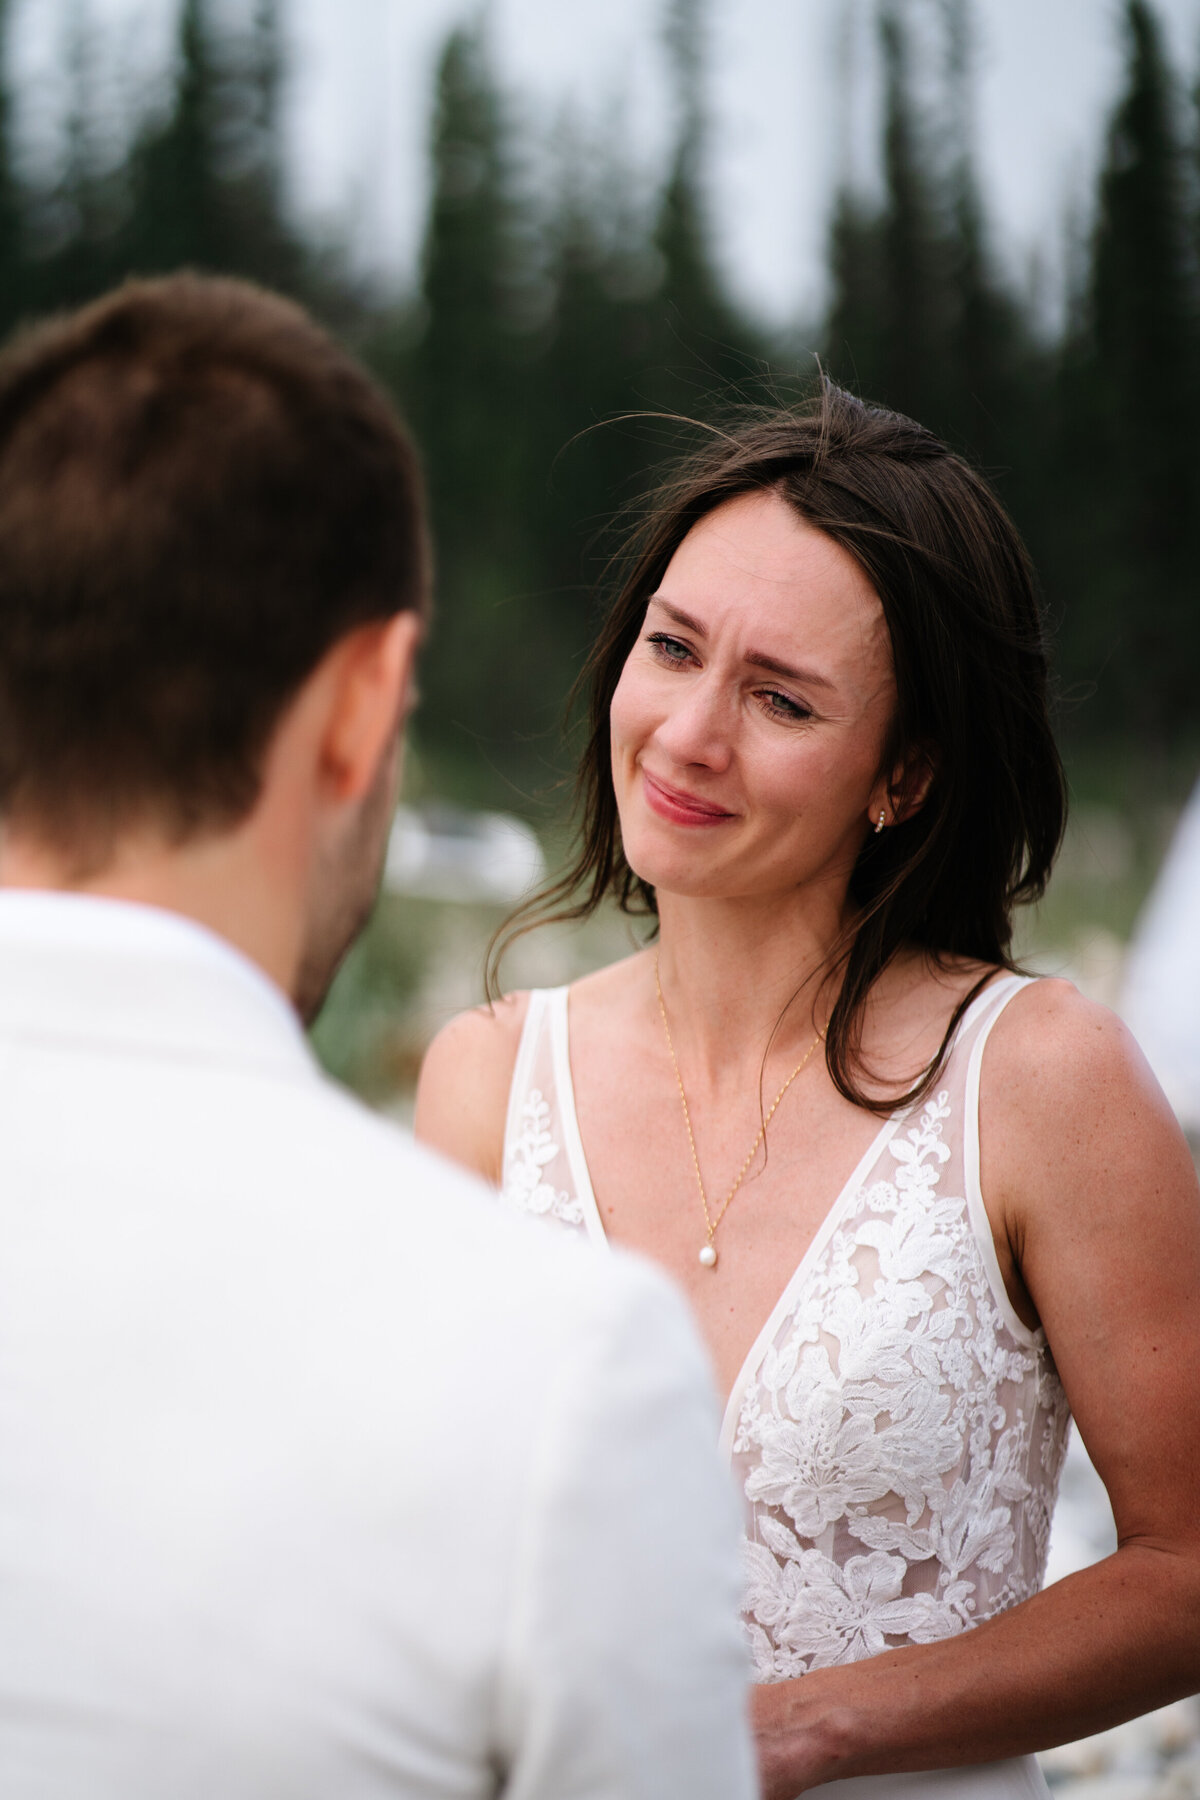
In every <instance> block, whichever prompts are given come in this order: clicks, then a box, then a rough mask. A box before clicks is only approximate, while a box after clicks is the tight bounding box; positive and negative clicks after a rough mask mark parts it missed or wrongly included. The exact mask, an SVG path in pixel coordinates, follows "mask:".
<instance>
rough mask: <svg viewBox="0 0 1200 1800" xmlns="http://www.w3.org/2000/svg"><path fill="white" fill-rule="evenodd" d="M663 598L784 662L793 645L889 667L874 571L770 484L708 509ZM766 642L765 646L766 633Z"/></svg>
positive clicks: (710, 629) (713, 629)
mask: <svg viewBox="0 0 1200 1800" xmlns="http://www.w3.org/2000/svg"><path fill="white" fill-rule="evenodd" d="M655 598H656V599H657V600H658V601H659V602H660V603H662V604H663V605H664V606H666V607H668V608H671V609H673V610H675V611H677V612H685V613H686V614H687V615H688V616H689V617H690V618H692V619H694V620H695V621H696V623H697V624H698V625H700V626H701V628H702V629H703V630H704V632H705V633H706V634H716V633H718V632H719V633H722V634H724V635H729V634H731V633H734V634H736V635H737V636H738V638H739V639H740V640H742V646H741V647H742V649H743V653H744V652H745V650H746V649H749V650H751V651H753V652H757V651H762V652H763V653H764V654H765V655H768V656H771V655H774V656H776V657H778V658H779V659H780V660H786V658H787V653H788V650H789V648H790V649H791V650H792V651H793V652H795V651H796V650H798V649H800V648H803V649H804V650H805V651H806V653H807V654H808V655H810V656H811V654H812V653H813V651H814V649H820V650H821V651H822V652H823V653H824V654H825V655H826V656H828V657H830V658H834V659H836V660H837V661H839V662H841V661H847V662H848V663H850V664H851V665H861V663H862V662H863V660H864V659H866V660H867V661H868V662H870V663H882V665H883V666H886V667H888V668H890V666H891V641H890V638H889V635H888V630H887V623H886V620H885V617H884V612H883V607H882V605H881V603H880V600H879V596H878V594H877V593H876V592H875V589H874V587H873V586H872V585H871V582H870V579H869V578H868V576H867V574H866V571H865V570H864V569H863V568H862V566H861V565H860V564H859V563H858V562H857V561H856V560H855V558H854V557H853V556H851V555H850V553H849V551H848V550H845V549H843V548H842V546H841V545H840V544H838V543H837V542H836V541H835V540H834V539H833V538H831V537H829V536H828V534H827V533H825V532H823V531H820V530H818V528H817V527H816V526H814V525H811V524H809V522H808V521H807V520H806V519H804V518H803V517H802V516H801V515H800V514H799V513H798V512H797V511H796V510H795V508H794V507H792V506H790V505H789V504H788V503H787V501H786V500H784V499H782V498H781V497H780V496H779V494H778V493H776V492H774V491H773V490H770V489H764V490H756V491H754V492H751V493H747V494H739V495H737V496H736V497H735V498H734V499H732V500H727V501H724V502H723V503H722V504H721V505H720V506H718V507H715V508H714V509H713V511H712V512H710V513H707V514H706V515H705V516H704V518H702V519H700V520H699V521H698V522H697V523H696V524H695V525H694V526H693V527H692V529H691V531H689V532H688V534H687V536H686V537H685V538H684V539H683V541H682V542H681V543H680V545H679V546H678V548H677V549H676V551H675V554H674V556H673V557H672V558H671V561H670V563H669V565H668V567H667V569H666V571H665V573H664V575H663V579H662V581H661V582H660V584H659V588H658V592H657V595H656V596H655ZM760 638H761V639H763V640H764V641H763V642H762V643H761V644H760V643H758V641H757V640H758V639H760Z"/></svg>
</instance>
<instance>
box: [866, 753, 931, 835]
mask: <svg viewBox="0 0 1200 1800" xmlns="http://www.w3.org/2000/svg"><path fill="white" fill-rule="evenodd" d="M937 764H938V757H937V750H936V749H935V747H934V746H933V745H932V744H914V745H913V746H911V747H910V749H909V750H908V752H907V754H906V755H905V757H904V758H903V760H902V761H900V762H898V763H896V764H895V766H894V767H893V769H892V771H891V773H890V775H889V776H888V778H887V780H886V781H883V780H881V781H880V782H879V783H878V785H877V787H876V789H875V791H874V792H873V794H872V796H871V807H870V815H869V816H870V820H871V826H872V828H873V829H874V830H875V831H885V830H887V829H888V828H889V827H890V826H892V825H902V824H903V823H904V821H905V820H906V819H911V818H913V817H914V816H915V814H917V813H918V812H920V810H921V808H922V806H923V805H924V804H925V797H926V795H927V794H928V792H929V790H930V788H931V787H932V786H933V783H934V779H935V777H936V775H937Z"/></svg>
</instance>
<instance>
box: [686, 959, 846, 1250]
mask: <svg viewBox="0 0 1200 1800" xmlns="http://www.w3.org/2000/svg"><path fill="white" fill-rule="evenodd" d="M654 989H655V992H656V993H657V995H658V1011H659V1016H660V1017H661V1019H662V1022H663V1031H664V1032H665V1033H666V1038H667V1049H668V1050H669V1051H670V1052H671V1067H672V1068H673V1069H674V1071H675V1083H676V1086H677V1087H678V1089H679V1103H680V1105H681V1106H682V1107H683V1122H684V1124H685V1125H686V1126H687V1134H688V1143H689V1144H690V1145H691V1147H692V1167H693V1168H694V1169H695V1171H696V1186H697V1187H698V1188H699V1190H700V1204H701V1206H702V1207H703V1208H704V1223H705V1225H706V1226H707V1227H708V1236H707V1238H706V1240H705V1242H704V1244H703V1245H702V1246H701V1250H700V1261H701V1262H702V1263H703V1265H704V1267H705V1268H706V1269H715V1268H716V1266H717V1246H716V1245H715V1244H714V1242H713V1239H714V1238H715V1237H716V1235H717V1226H718V1225H719V1224H720V1223H721V1220H722V1219H723V1218H724V1217H725V1214H726V1213H727V1212H728V1211H729V1207H730V1203H731V1201H732V1200H733V1197H734V1195H735V1194H736V1193H737V1191H738V1189H739V1188H740V1187H741V1185H742V1182H743V1181H744V1180H745V1179H746V1170H747V1169H748V1168H749V1167H750V1164H751V1163H752V1162H753V1161H754V1158H755V1156H756V1154H757V1152H758V1146H759V1145H760V1144H761V1143H762V1141H763V1139H764V1137H765V1136H766V1135H767V1126H768V1125H769V1124H770V1123H771V1120H772V1119H773V1118H774V1117H775V1110H776V1108H777V1107H778V1105H779V1102H780V1101H781V1100H782V1099H783V1096H784V1095H785V1094H786V1093H787V1091H788V1089H789V1088H790V1087H791V1085H792V1083H793V1081H795V1079H796V1077H797V1075H799V1073H800V1071H801V1069H803V1068H806V1067H807V1065H808V1059H809V1057H810V1056H811V1055H812V1053H813V1051H814V1050H815V1049H816V1047H817V1045H818V1044H820V1043H822V1042H823V1041H824V1036H825V1034H824V1032H821V1031H818V1033H817V1035H816V1037H815V1038H814V1039H813V1041H812V1043H811V1044H810V1045H809V1046H808V1049H807V1050H806V1051H805V1052H804V1055H803V1056H802V1057H801V1058H800V1061H799V1062H798V1063H797V1064H796V1066H795V1068H794V1069H793V1070H792V1072H791V1074H790V1075H789V1076H788V1078H787V1080H786V1081H785V1082H784V1084H783V1086H782V1087H781V1088H780V1090H779V1092H778V1093H777V1094H776V1096H775V1098H774V1100H772V1102H771V1105H770V1108H769V1110H768V1112H767V1114H766V1117H765V1118H764V1119H763V1122H762V1124H761V1125H760V1126H759V1128H758V1136H757V1137H756V1138H755V1140H754V1142H753V1143H752V1144H751V1146H750V1153H749V1155H748V1156H747V1158H746V1160H745V1162H744V1163H743V1164H742V1166H741V1168H740V1169H739V1170H738V1172H737V1180H736V1181H735V1182H734V1184H733V1186H732V1187H731V1188H730V1190H729V1192H728V1193H727V1194H726V1196H725V1201H724V1204H723V1206H722V1207H721V1210H720V1212H719V1213H718V1214H717V1216H716V1218H715V1219H714V1218H713V1217H712V1214H711V1213H710V1212H709V1210H708V1195H707V1194H706V1193H705V1191H704V1177H703V1176H702V1175H701V1173H700V1158H699V1157H698V1156H697V1155H696V1139H695V1135H694V1133H693V1131H692V1115H691V1112H690V1111H689V1110H688V1103H687V1095H686V1094H685V1093H684V1091H683V1076H682V1075H681V1074H680V1073H679V1059H678V1058H677V1056H676V1055H675V1045H674V1043H673V1042H672V1040H671V1027H670V1025H669V1024H668V1023H667V1008H666V1004H665V1002H664V1000H663V991H662V982H661V980H660V979H659V974H658V952H657V951H655V953H654Z"/></svg>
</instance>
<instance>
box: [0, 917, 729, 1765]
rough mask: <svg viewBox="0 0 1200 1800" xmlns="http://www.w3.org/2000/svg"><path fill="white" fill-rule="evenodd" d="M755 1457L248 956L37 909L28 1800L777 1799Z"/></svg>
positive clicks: (2, 1515)
mask: <svg viewBox="0 0 1200 1800" xmlns="http://www.w3.org/2000/svg"><path fill="white" fill-rule="evenodd" d="M715 1436H716V1423H715V1411H714V1405H713V1400H712V1394H711V1388H710V1384H709V1379H708V1374H707V1368H706V1364H705V1361H704V1358H703V1354H702V1352H701V1351H700V1349H699V1346H698V1344H697V1341H696V1338H695V1334H694V1331H693V1329H692V1327H691V1325H690V1323H689V1322H688V1321H687V1319H686V1316H685V1313H684V1310H683V1307H682V1303H681V1302H680V1301H679V1300H678V1299H677V1297H676V1296H675V1294H674V1292H673V1291H672V1290H671V1289H670V1288H669V1286H668V1284H667V1283H666V1282H665V1280H663V1279H662V1278H661V1277H660V1276H658V1275H656V1274H655V1273H653V1272H652V1271H650V1270H649V1269H647V1268H646V1267H645V1266H643V1265H639V1264H636V1263H634V1262H633V1261H632V1260H631V1259H617V1261H616V1263H615V1265H614V1266H612V1267H609V1268H606V1267H604V1266H603V1265H601V1264H599V1263H598V1262H597V1261H596V1260H595V1259H592V1258H589V1257H587V1256H586V1255H582V1254H579V1253H577V1252H576V1251H575V1250H574V1249H573V1247H572V1246H570V1245H565V1244H560V1243H558V1242H556V1241H554V1240H553V1239H552V1238H551V1237H550V1235H549V1234H546V1233H542V1232H540V1231H539V1230H538V1229H537V1228H536V1227H523V1226H522V1225H521V1224H520V1223H518V1222H514V1221H510V1220H508V1219H506V1218H505V1217H503V1216H502V1215H501V1214H500V1213H499V1211H498V1210H497V1209H496V1208H495V1207H494V1205H493V1204H492V1203H491V1201H490V1199H489V1197H488V1196H487V1195H486V1192H485V1190H482V1189H479V1188H477V1187H476V1185H475V1184H474V1183H473V1182H471V1181H469V1180H468V1179H467V1178H466V1177H465V1176H462V1175H459V1174H458V1173H456V1172H455V1171H454V1170H452V1169H451V1168H450V1167H449V1166H448V1165H446V1164H444V1163H442V1162H441V1161H440V1160H439V1159H436V1158H434V1157H433V1156H431V1155H429V1154H427V1153H426V1152H424V1151H423V1150H421V1149H419V1148H418V1147H417V1146H415V1145H414V1144H413V1143H412V1142H411V1140H410V1139H408V1138H407V1136H406V1135H405V1134H403V1133H401V1132H399V1131H397V1130H396V1129H395V1128H393V1127H391V1126H388V1125H385V1124H384V1123H382V1122H381V1121H379V1120H377V1119H375V1118H373V1117H372V1116H371V1115H369V1114H368V1113H366V1112H365V1111H364V1110H363V1109H362V1108H360V1107H359V1106H358V1105H357V1104H356V1103H355V1102H353V1101H352V1100H350V1099H349V1098H347V1097H346V1096H345V1095H343V1094H341V1093H340V1092H339V1091H338V1090H336V1089H335V1088H333V1087H332V1086H331V1085H330V1084H328V1083H327V1082H325V1081H324V1079H323V1078H322V1077H321V1075H320V1074H319V1072H318V1070H317V1069H316V1067H315V1065H314V1063H313V1060H312V1057H311V1054H310V1052H309V1050H308V1048H307V1045H306V1043H305V1041H304V1038H303V1035H302V1033H301V1032H300V1030H299V1027H298V1025H297V1024H296V1021H295V1019H294V1017H293V1015H292V1013H291V1011H290V1008H288V1006H287V1005H286V1002H284V1001H283V1000H282V997H281V996H280V995H279V994H278V992H277V990H275V989H274V988H273V987H272V986H271V984H270V983H268V982H267V981H266V980H265V978H263V977H262V976H261V975H260V974H259V973H258V971H257V970H255V969H254V968H253V967H252V966H251V965H249V964H247V963H245V961H244V959H242V958H240V957H239V956H238V955H237V954H236V953H235V952H233V951H232V950H230V949H229V948H228V947H227V946H225V945H223V944H222V943H220V941H219V940H216V939H213V938H212V937H211V936H210V934H208V933H206V932H203V931H201V930H200V928H198V927H196V926H193V925H191V924H189V923H188V922H187V921H184V920H181V919H178V918H175V917H173V916H169V915H166V914H159V913H155V912H153V911H152V910H151V909H146V908H133V907H127V906H124V905H123V904H121V903H117V902H112V901H94V900H89V899H79V898H76V897H64V896H53V895H36V896H35V895H28V894H3V895H0V1800H35V1796H36V1800H85V1797H86V1800H118V1796H119V1797H120V1800H151V1796H153V1800H215V1797H217V1796H220V1800H251V1797H254V1800H266V1797H267V1796H270V1800H310V1797H311V1800H316V1797H317V1796H322V1797H323V1796H337V1800H360V1797H361V1800H376V1797H377V1796H378V1797H380V1800H382V1797H383V1796H397V1795H404V1796H412V1797H414V1800H417V1797H420V1800H425V1797H426V1796H429V1797H430V1800H432V1797H434V1796H439V1797H440V1796H450V1795H453V1796H478V1795H490V1794H498V1793H504V1794H508V1795H511V1796H514V1797H520V1800H542V1797H545V1800H550V1797H551V1796H554V1797H555V1800H568V1797H569V1796H571V1797H573V1796H581V1797H582V1796H605V1797H608V1796H612V1797H613V1800H616V1797H617V1796H621V1797H622V1800H626V1797H628V1800H652V1797H653V1800H670V1797H671V1796H678V1797H679V1800H710V1797H711V1800H742V1797H743V1796H749V1795H750V1794H752V1792H753V1773H752V1761H751V1755H750V1750H749V1745H748V1740H747V1736H746V1728H745V1723H744V1717H743V1677H744V1671H743V1667H742V1655H741V1650H740V1646H739V1641H738V1636H737V1631H736V1625H735V1610H736V1587H737V1577H736V1568H735V1550H734V1543H735V1537H736V1526H735V1521H734V1516H733V1513H734V1509H733V1503H732V1498H731V1494H730V1491H729V1489H728V1486H727V1483H726V1478H725V1477H724V1476H723V1474H722V1472H721V1470H720V1469H719V1466H718V1462H717V1456H716V1450H715Z"/></svg>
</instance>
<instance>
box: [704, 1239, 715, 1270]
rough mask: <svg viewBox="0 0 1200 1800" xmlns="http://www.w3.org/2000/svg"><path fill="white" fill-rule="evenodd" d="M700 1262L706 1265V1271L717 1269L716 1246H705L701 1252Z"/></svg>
mask: <svg viewBox="0 0 1200 1800" xmlns="http://www.w3.org/2000/svg"><path fill="white" fill-rule="evenodd" d="M700 1261H701V1262H702V1263H703V1264H704V1267H705V1268H706V1269H715V1268H716V1266H717V1252H716V1247H715V1245H713V1244H705V1246H704V1248H703V1250H701V1252H700Z"/></svg>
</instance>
